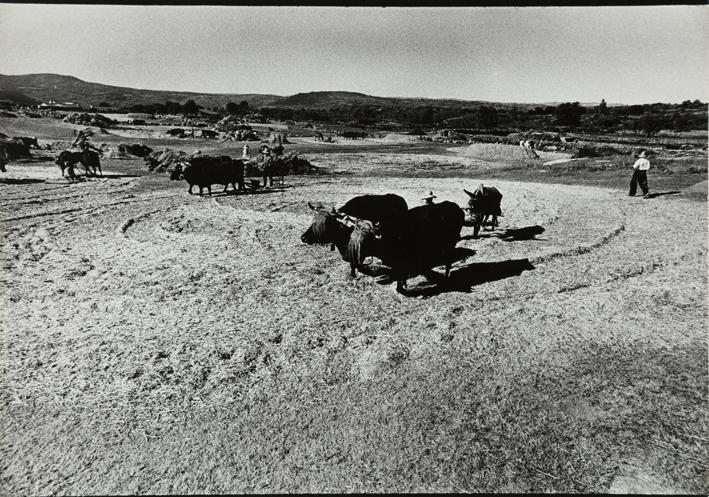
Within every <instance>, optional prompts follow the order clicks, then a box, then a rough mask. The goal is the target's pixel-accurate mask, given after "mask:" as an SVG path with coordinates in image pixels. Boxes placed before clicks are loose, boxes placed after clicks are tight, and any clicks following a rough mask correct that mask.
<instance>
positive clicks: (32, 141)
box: [13, 136, 39, 149]
mask: <svg viewBox="0 0 709 497" xmlns="http://www.w3.org/2000/svg"><path fill="white" fill-rule="evenodd" d="M13 140H15V141H20V142H22V144H23V145H25V146H27V148H28V149H29V148H30V147H34V148H39V143H37V137H36V136H15V137H14V138H13Z"/></svg>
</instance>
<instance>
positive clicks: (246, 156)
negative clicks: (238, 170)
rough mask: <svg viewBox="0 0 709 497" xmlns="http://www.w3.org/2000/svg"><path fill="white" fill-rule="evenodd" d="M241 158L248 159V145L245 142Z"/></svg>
mask: <svg viewBox="0 0 709 497" xmlns="http://www.w3.org/2000/svg"><path fill="white" fill-rule="evenodd" d="M241 158H242V159H248V158H249V145H248V144H245V145H244V148H243V149H242V151H241Z"/></svg>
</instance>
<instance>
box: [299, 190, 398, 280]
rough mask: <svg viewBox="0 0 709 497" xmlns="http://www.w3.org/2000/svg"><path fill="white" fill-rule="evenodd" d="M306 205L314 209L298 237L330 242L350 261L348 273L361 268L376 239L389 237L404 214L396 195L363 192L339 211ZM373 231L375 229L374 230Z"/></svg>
mask: <svg viewBox="0 0 709 497" xmlns="http://www.w3.org/2000/svg"><path fill="white" fill-rule="evenodd" d="M308 206H309V207H310V208H311V209H312V210H314V211H315V215H314V216H313V221H312V224H311V225H310V227H309V228H308V229H307V230H306V231H305V233H303V234H302V235H301V237H300V239H301V241H302V242H303V243H307V244H315V243H322V244H330V250H335V247H337V249H338V250H339V252H340V255H341V256H342V259H343V260H344V261H347V262H349V263H350V275H351V276H352V277H354V276H355V275H356V269H360V270H361V269H362V267H363V265H364V259H365V258H366V257H368V256H369V255H374V254H373V253H370V252H371V250H372V248H373V247H372V245H373V242H374V241H375V240H379V239H381V237H382V236H389V234H390V233H391V232H392V231H393V229H394V227H395V226H396V224H397V223H398V220H399V219H400V218H401V217H402V216H405V215H406V212H407V209H408V206H407V205H406V200H404V199H403V198H401V197H400V196H398V195H394V194H392V193H388V194H385V195H362V196H359V197H355V198H353V199H351V200H349V201H348V202H347V203H345V205H343V206H342V207H341V208H340V209H339V210H335V209H334V208H333V209H332V210H331V211H328V210H326V209H323V208H322V206H321V207H319V208H316V207H313V205H312V204H310V203H308ZM375 230H376V232H375Z"/></svg>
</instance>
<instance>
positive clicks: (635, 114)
mask: <svg viewBox="0 0 709 497" xmlns="http://www.w3.org/2000/svg"><path fill="white" fill-rule="evenodd" d="M106 105H107V104H106ZM101 106H103V104H101ZM202 109H203V107H202V106H200V105H198V104H197V103H196V102H195V101H194V100H187V101H186V102H185V103H183V104H181V103H179V102H171V101H167V102H165V103H153V104H135V105H131V106H129V107H128V108H127V109H122V110H128V111H129V112H140V113H148V114H182V115H185V116H194V115H198V114H199V112H200V110H202ZM210 110H211V111H212V112H216V113H220V114H228V115H245V114H247V113H249V112H254V111H256V112H258V113H259V114H261V115H262V116H263V117H265V118H267V119H272V120H280V121H301V122H302V121H305V122H320V123H330V124H346V125H350V126H355V127H365V126H378V127H381V128H385V129H386V128H387V127H389V128H392V127H394V126H398V127H402V128H411V129H427V128H428V129H435V128H453V129H462V128H466V129H470V128H477V129H486V130H488V131H490V132H492V133H495V132H496V130H497V131H499V132H500V133H502V132H504V131H505V130H508V129H511V128H513V129H548V130H554V129H556V130H559V131H562V130H575V131H589V132H616V131H620V130H634V131H638V132H644V133H647V134H648V135H652V134H654V133H657V132H658V131H659V130H661V129H669V130H674V131H688V130H692V129H704V128H706V121H707V104H706V103H703V102H701V101H699V100H694V101H690V100H686V101H684V102H682V103H681V104H667V103H652V104H643V105H620V106H608V104H607V103H606V101H605V100H602V101H601V103H600V104H599V105H598V106H594V107H589V106H583V105H581V104H580V103H579V102H563V103H560V104H558V105H538V106H531V105H501V106H495V105H494V104H489V105H479V106H474V105H470V104H461V105H458V106H436V105H417V106H407V105H405V104H399V103H396V104H393V105H390V106H386V105H372V104H362V105H359V104H343V105H333V106H331V107H329V108H307V107H280V106H264V107H259V108H255V109H252V108H251V107H250V106H249V103H248V102H247V101H246V100H242V101H241V102H239V103H237V102H229V103H227V104H226V105H224V106H223V107H212V108H211V109H210Z"/></svg>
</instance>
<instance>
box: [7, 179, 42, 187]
mask: <svg viewBox="0 0 709 497" xmlns="http://www.w3.org/2000/svg"><path fill="white" fill-rule="evenodd" d="M44 182H45V180H43V179H33V178H0V184H4V185H26V184H29V183H44Z"/></svg>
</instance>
